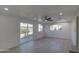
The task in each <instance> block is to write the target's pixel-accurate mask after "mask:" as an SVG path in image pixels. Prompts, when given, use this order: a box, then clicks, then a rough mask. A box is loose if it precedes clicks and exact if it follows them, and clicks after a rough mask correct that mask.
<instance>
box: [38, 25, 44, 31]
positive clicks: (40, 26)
mask: <svg viewBox="0 0 79 59" xmlns="http://www.w3.org/2000/svg"><path fill="white" fill-rule="evenodd" d="M41 31H43V25H42V24H38V32H41Z"/></svg>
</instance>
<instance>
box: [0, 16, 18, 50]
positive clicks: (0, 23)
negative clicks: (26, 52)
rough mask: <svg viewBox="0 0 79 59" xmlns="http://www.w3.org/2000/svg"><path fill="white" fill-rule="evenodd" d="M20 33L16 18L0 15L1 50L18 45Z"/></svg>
mask: <svg viewBox="0 0 79 59" xmlns="http://www.w3.org/2000/svg"><path fill="white" fill-rule="evenodd" d="M18 31H19V25H18V20H17V19H16V18H15V17H11V16H7V15H0V50H2V49H3V50H5V49H7V48H12V47H14V46H16V45H18V43H19V39H18Z"/></svg>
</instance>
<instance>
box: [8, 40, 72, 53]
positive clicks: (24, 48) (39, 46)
mask: <svg viewBox="0 0 79 59" xmlns="http://www.w3.org/2000/svg"><path fill="white" fill-rule="evenodd" d="M71 45H72V41H71V40H66V39H57V38H42V39H39V40H34V41H30V42H27V43H25V44H23V45H21V46H18V47H16V48H13V49H11V50H10V51H9V52H15V53H17V52H21V53H66V52H69V50H70V49H71Z"/></svg>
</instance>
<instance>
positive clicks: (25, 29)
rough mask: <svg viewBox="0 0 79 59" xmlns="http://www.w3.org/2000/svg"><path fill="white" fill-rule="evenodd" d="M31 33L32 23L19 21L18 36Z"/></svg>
mask: <svg viewBox="0 0 79 59" xmlns="http://www.w3.org/2000/svg"><path fill="white" fill-rule="evenodd" d="M32 34H33V24H28V23H20V38H24V37H26V36H27V35H32Z"/></svg>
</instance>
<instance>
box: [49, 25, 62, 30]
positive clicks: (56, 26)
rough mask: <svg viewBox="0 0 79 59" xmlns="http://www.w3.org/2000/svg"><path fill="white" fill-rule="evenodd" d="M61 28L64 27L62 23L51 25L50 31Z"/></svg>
mask: <svg viewBox="0 0 79 59" xmlns="http://www.w3.org/2000/svg"><path fill="white" fill-rule="evenodd" d="M61 29H62V26H61V25H50V31H58V30H61Z"/></svg>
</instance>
